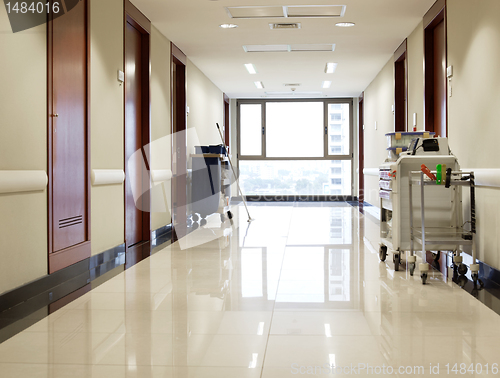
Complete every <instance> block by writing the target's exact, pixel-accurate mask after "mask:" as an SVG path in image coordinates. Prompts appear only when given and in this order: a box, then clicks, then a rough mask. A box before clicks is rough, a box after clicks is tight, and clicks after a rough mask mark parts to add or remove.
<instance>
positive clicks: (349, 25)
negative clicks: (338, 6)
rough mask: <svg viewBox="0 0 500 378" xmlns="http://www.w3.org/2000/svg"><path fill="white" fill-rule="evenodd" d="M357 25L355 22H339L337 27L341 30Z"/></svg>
mask: <svg viewBox="0 0 500 378" xmlns="http://www.w3.org/2000/svg"><path fill="white" fill-rule="evenodd" d="M354 25H356V24H355V23H354V22H337V23H336V24H335V26H340V27H341V28H350V27H351V26H354Z"/></svg>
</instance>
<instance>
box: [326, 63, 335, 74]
mask: <svg viewBox="0 0 500 378" xmlns="http://www.w3.org/2000/svg"><path fill="white" fill-rule="evenodd" d="M336 68H337V63H327V64H326V66H325V73H328V74H330V73H334V72H335V70H336Z"/></svg>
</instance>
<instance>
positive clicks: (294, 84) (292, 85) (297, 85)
mask: <svg viewBox="0 0 500 378" xmlns="http://www.w3.org/2000/svg"><path fill="white" fill-rule="evenodd" d="M283 85H284V86H285V87H300V83H290V84H289V83H287V84H283Z"/></svg>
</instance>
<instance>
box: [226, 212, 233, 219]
mask: <svg viewBox="0 0 500 378" xmlns="http://www.w3.org/2000/svg"><path fill="white" fill-rule="evenodd" d="M227 217H228V218H229V219H233V213H231V212H230V211H228V212H227Z"/></svg>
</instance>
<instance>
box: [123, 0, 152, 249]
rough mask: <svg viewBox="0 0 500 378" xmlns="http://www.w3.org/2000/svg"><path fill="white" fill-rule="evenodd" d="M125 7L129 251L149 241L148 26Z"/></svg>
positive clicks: (127, 237)
mask: <svg viewBox="0 0 500 378" xmlns="http://www.w3.org/2000/svg"><path fill="white" fill-rule="evenodd" d="M125 5H126V23H125V239H126V244H127V247H131V246H134V245H136V244H138V243H140V242H142V241H148V240H150V218H149V210H150V198H149V193H150V192H149V191H150V180H149V162H148V159H149V147H148V146H149V141H150V94H149V91H150V89H149V61H150V59H149V51H150V50H149V36H150V27H151V23H150V22H149V20H148V19H147V18H146V17H145V16H144V15H143V14H142V13H140V12H139V10H138V9H137V8H135V7H134V6H133V5H132V4H131V3H130V2H129V1H127V2H126V4H125Z"/></svg>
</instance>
